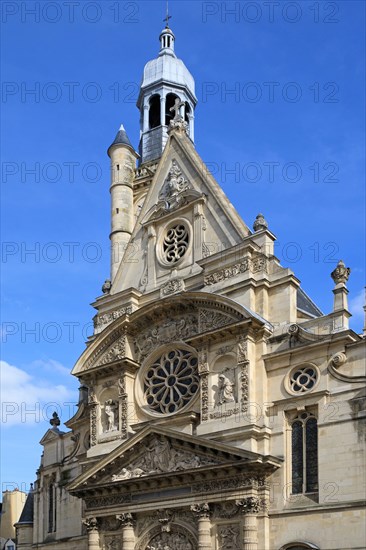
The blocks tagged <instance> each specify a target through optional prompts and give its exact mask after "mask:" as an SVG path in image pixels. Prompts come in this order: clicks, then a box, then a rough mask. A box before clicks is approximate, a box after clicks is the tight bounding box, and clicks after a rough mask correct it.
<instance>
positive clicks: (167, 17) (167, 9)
mask: <svg viewBox="0 0 366 550" xmlns="http://www.w3.org/2000/svg"><path fill="white" fill-rule="evenodd" d="M171 18H172V16H171V15H169V0H167V2H166V17H165V19H163V21H166V25H165V26H166V28H167V29H169V19H171Z"/></svg>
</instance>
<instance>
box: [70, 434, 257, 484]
mask: <svg viewBox="0 0 366 550" xmlns="http://www.w3.org/2000/svg"><path fill="white" fill-rule="evenodd" d="M258 457H259V455H256V454H255V453H250V452H248V451H244V450H243V449H238V448H234V447H231V446H230V447H229V446H227V445H224V444H221V443H217V442H214V441H209V440H204V439H201V438H198V437H195V436H191V435H187V434H184V433H178V432H172V431H171V430H168V429H167V428H164V427H162V426H159V428H158V429H153V428H151V427H147V428H145V429H144V430H142V431H141V432H140V433H138V434H136V435H135V436H133V437H132V438H131V439H130V440H128V441H126V442H124V443H122V444H121V445H120V446H119V447H118V448H117V449H115V450H114V451H113V452H112V453H110V454H109V455H108V457H104V458H102V459H101V460H100V461H99V462H98V463H96V464H94V465H93V466H92V467H91V468H90V469H89V470H88V471H86V472H85V473H83V474H81V475H80V476H79V477H78V478H77V479H75V480H74V481H73V482H72V483H71V484H70V486H69V487H68V490H70V492H71V493H73V492H76V493H78V492H80V491H82V492H85V491H88V488H90V489H91V490H92V489H93V487H98V486H100V487H108V486H109V487H111V486H119V485H120V484H123V485H128V484H129V482H133V483H134V484H135V483H140V481H141V482H145V481H148V480H149V478H153V479H154V480H158V482H159V483H164V479H165V478H166V476H168V477H169V478H170V476H171V475H172V474H173V475H174V474H176V475H177V476H179V478H182V476H184V475H186V476H188V478H186V479H187V480H189V479H190V476H191V475H192V472H193V471H194V472H195V473H196V472H199V471H202V472H203V471H206V472H207V471H213V472H214V471H218V470H219V471H221V469H222V468H224V469H225V468H226V467H229V468H231V467H232V465H233V464H235V465H236V466H238V467H239V468H242V467H243V468H244V467H245V468H247V466H249V464H252V465H253V466H254V464H255V463H257V462H258ZM259 462H262V459H260V461H259ZM248 471H249V470H248Z"/></svg>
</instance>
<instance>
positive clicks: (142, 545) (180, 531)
mask: <svg viewBox="0 0 366 550" xmlns="http://www.w3.org/2000/svg"><path fill="white" fill-rule="evenodd" d="M196 548H197V541H196V540H195V538H194V537H193V535H192V534H191V533H190V532H189V531H188V530H187V529H184V528H183V527H182V526H180V525H177V524H172V529H171V531H170V532H163V533H162V532H161V529H160V526H155V527H153V528H152V529H151V530H150V531H149V532H148V533H146V534H145V535H143V537H142V538H141V539H140V540H139V542H138V543H137V545H136V550H196Z"/></svg>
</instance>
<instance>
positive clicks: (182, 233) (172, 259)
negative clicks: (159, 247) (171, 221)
mask: <svg viewBox="0 0 366 550" xmlns="http://www.w3.org/2000/svg"><path fill="white" fill-rule="evenodd" d="M188 245H189V232H188V229H187V227H186V226H185V225H184V224H183V223H179V224H177V225H173V226H172V227H169V228H168V229H167V230H166V232H165V235H164V239H163V257H164V260H165V261H166V262H168V263H169V264H175V263H176V262H178V261H179V260H180V259H181V258H183V256H184V254H185V253H186V252H187V249H188Z"/></svg>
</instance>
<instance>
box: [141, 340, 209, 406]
mask: <svg viewBox="0 0 366 550" xmlns="http://www.w3.org/2000/svg"><path fill="white" fill-rule="evenodd" d="M197 363H198V362H197V357H196V355H195V354H194V353H192V352H191V351H189V350H184V349H174V350H171V351H167V352H165V353H163V355H161V357H160V358H159V359H157V360H156V361H155V362H154V363H153V364H152V365H150V366H149V367H148V369H147V370H146V373H145V376H144V379H143V387H144V397H145V402H146V403H147V404H148V405H149V407H150V409H152V410H153V411H155V412H157V413H163V414H167V413H168V414H172V413H175V412H177V411H179V410H180V409H182V408H183V407H184V406H185V405H187V403H189V401H190V400H191V399H192V397H193V396H194V395H195V394H196V393H197V390H198V387H199V379H198V372H197Z"/></svg>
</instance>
